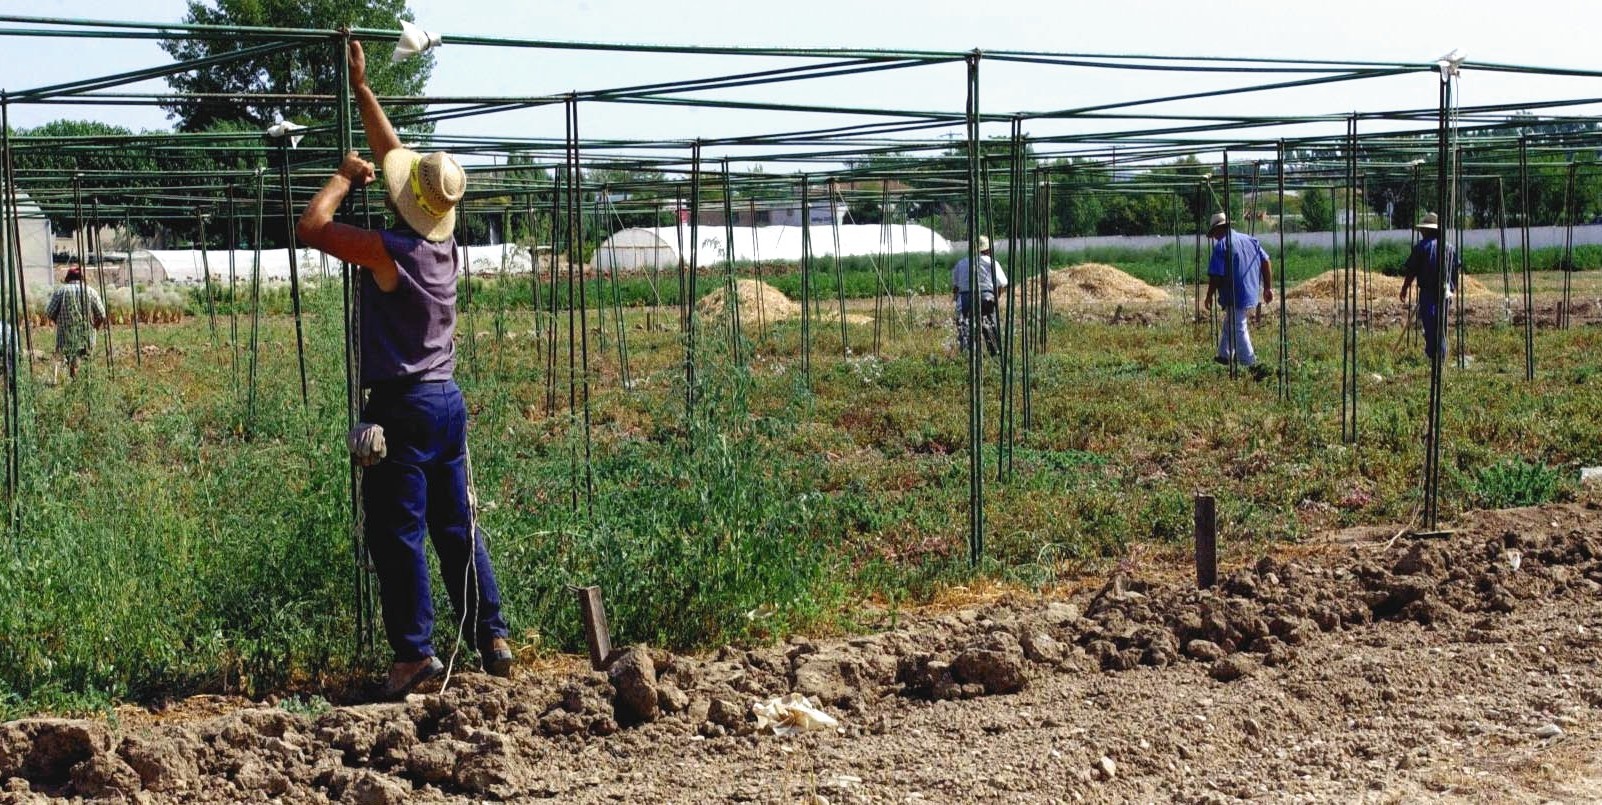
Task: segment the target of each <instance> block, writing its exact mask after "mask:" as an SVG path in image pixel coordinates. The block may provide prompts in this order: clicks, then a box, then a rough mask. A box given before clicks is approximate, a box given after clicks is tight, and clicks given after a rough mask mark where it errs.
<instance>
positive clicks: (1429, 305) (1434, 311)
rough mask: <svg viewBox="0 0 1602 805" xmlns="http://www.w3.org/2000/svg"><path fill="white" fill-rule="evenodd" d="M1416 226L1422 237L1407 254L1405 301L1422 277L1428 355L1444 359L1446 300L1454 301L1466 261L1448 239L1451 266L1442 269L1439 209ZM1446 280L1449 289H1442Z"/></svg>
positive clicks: (1422, 313) (1421, 306)
mask: <svg viewBox="0 0 1602 805" xmlns="http://www.w3.org/2000/svg"><path fill="white" fill-rule="evenodd" d="M1414 228H1415V229H1417V230H1418V236H1419V241H1418V243H1417V244H1415V245H1414V246H1413V253H1412V254H1409V255H1408V256H1407V263H1405V264H1404V265H1403V266H1402V293H1401V299H1402V304H1407V292H1408V290H1409V289H1411V288H1412V287H1413V281H1414V280H1415V279H1416V280H1418V320H1419V324H1420V325H1421V326H1422V327H1423V328H1424V357H1425V358H1428V359H1429V360H1438V359H1439V360H1444V359H1445V358H1446V338H1445V335H1446V332H1445V330H1444V329H1442V327H1441V323H1442V322H1444V321H1446V303H1449V302H1451V301H1452V290H1453V288H1454V287H1455V286H1456V282H1455V281H1454V280H1455V279H1456V277H1457V275H1458V274H1460V273H1461V272H1462V271H1463V264H1462V262H1461V261H1459V259H1458V256H1457V250H1456V249H1454V248H1452V244H1450V243H1448V244H1446V263H1447V265H1448V266H1449V270H1447V271H1446V272H1442V271H1441V259H1440V246H1439V244H1440V237H1439V235H1440V228H1441V224H1440V217H1439V216H1437V215H1436V214H1435V213H1433V212H1432V213H1426V214H1425V215H1424V217H1423V218H1422V219H1421V220H1420V221H1419V222H1418V226H1416V227H1414ZM1443 281H1444V283H1445V286H1446V287H1445V289H1444V290H1445V293H1441V291H1442V290H1443V289H1442V287H1441V285H1442V282H1443ZM1443 300H1444V301H1443Z"/></svg>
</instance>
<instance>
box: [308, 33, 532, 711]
mask: <svg viewBox="0 0 1602 805" xmlns="http://www.w3.org/2000/svg"><path fill="white" fill-rule="evenodd" d="M348 56H349V63H350V86H351V89H352V91H353V92H354V94H355V97H356V104H357V107H358V108H359V109H360V111H361V117H362V128H363V130H364V131H365V132H366V133H367V143H368V145H369V146H370V147H371V148H372V151H373V157H374V159H375V160H376V161H377V162H378V163H379V164H380V165H382V166H383V179H384V191H385V201H386V206H389V207H390V209H391V210H392V211H393V212H394V213H395V215H396V217H397V219H398V220H397V221H396V225H395V227H394V228H392V229H385V230H381V231H379V230H371V229H363V228H360V227H355V226H350V225H347V224H342V223H336V222H335V221H334V220H333V215H334V211H335V209H336V208H337V207H338V206H339V204H340V202H341V201H342V200H343V199H344V198H345V196H346V194H348V193H349V192H350V191H351V190H352V189H353V188H358V187H362V186H364V185H366V184H368V183H369V182H372V181H374V179H375V173H374V169H373V164H372V163H370V162H367V161H365V160H363V159H362V158H361V157H359V156H358V155H357V154H356V152H355V151H351V152H350V153H348V154H346V155H345V159H344V161H343V162H341V163H340V165H339V169H338V170H337V171H335V173H334V175H333V176H331V177H329V179H328V182H327V184H325V185H323V188H322V190H320V191H318V193H317V195H316V196H314V197H313V198H312V200H311V202H310V203H309V204H308V205H307V207H306V211H305V212H304V213H303V214H302V215H301V217H300V222H299V224H298V225H297V226H296V228H295V232H296V234H297V235H298V236H299V237H300V239H301V240H302V241H303V242H305V243H306V244H307V245H309V246H312V247H314V248H317V249H321V250H323V251H324V252H327V253H328V254H331V255H333V256H334V257H337V258H339V259H341V260H344V261H346V262H348V263H354V264H356V265H358V266H361V267H362V268H364V269H366V270H365V271H362V272H361V273H360V279H359V281H360V283H361V384H362V387H363V388H365V389H367V390H368V391H369V396H368V399H367V403H366V406H365V408H364V409H363V411H362V423H361V424H360V425H358V427H357V428H356V429H354V430H353V431H352V432H351V434H350V439H349V442H350V445H349V446H350V448H351V452H352V454H353V455H354V456H355V457H356V459H357V460H358V461H359V462H360V463H361V464H362V465H363V466H366V467H367V470H366V473H365V475H364V477H363V481H362V503H363V507H364V510H365V512H366V517H367V520H366V532H367V549H368V552H369V553H370V554H371V556H372V559H373V564H374V566H375V567H376V568H377V572H378V586H379V599H380V603H381V605H382V610H383V619H384V631H385V633H386V635H387V637H388V639H389V645H390V648H391V649H392V650H393V651H394V665H393V666H392V667H391V668H390V673H389V679H388V681H387V682H386V684H385V686H384V693H385V695H387V696H392V697H394V696H400V695H404V694H405V693H407V692H409V691H410V690H411V689H412V688H414V687H416V686H417V685H419V684H421V683H423V682H425V681H427V680H429V679H431V678H433V677H434V676H437V675H439V674H441V673H443V672H444V665H443V664H442V663H441V662H440V661H439V659H438V658H436V657H435V656H434V648H433V646H432V643H431V640H432V632H433V626H434V603H433V596H432V593H431V592H430V585H429V577H428V558H427V555H426V552H425V549H424V546H423V541H424V536H425V534H426V535H427V537H428V538H429V539H430V540H431V541H432V542H433V544H434V550H435V553H436V554H438V556H439V569H440V575H441V576H442V577H443V578H444V581H445V587H446V590H447V591H448V592H449V594H450V600H451V603H452V604H453V605H454V606H455V607H457V612H456V614H457V617H458V619H459V621H460V622H461V623H463V624H465V625H464V627H463V630H462V634H463V636H464V637H470V638H471V639H472V640H473V641H474V644H475V646H476V648H477V649H478V652H479V658H480V661H481V662H482V664H483V667H484V670H486V671H488V672H489V673H492V674H495V675H497V676H509V675H510V674H511V667H512V653H511V650H510V648H509V647H508V645H507V642H506V636H507V634H508V629H507V626H506V622H505V620H503V619H502V616H501V597H500V590H499V588H498V586H497V585H496V582H495V572H494V570H493V569H492V568H491V566H490V558H489V552H488V550H487V548H486V546H485V544H484V537H483V533H482V532H481V531H479V530H478V529H477V527H476V524H475V523H474V513H473V508H472V502H471V500H470V491H469V478H470V471H471V468H470V466H469V456H468V450H467V409H466V406H465V405H464V403H463V400H462V392H461V390H460V389H459V388H457V386H456V381H455V380H454V379H453V377H452V374H453V371H454V369H455V365H456V347H455V342H454V335H455V330H456V280H457V274H458V273H459V270H460V269H461V258H460V256H459V251H458V249H457V248H456V239H455V237H454V236H453V234H452V233H453V231H454V228H455V224H456V204H457V202H459V201H460V200H461V198H462V194H463V192H464V191H465V189H466V186H467V174H466V173H465V172H464V171H463V170H462V166H461V165H459V164H458V163H457V162H456V159H455V158H453V157H452V156H451V155H450V154H447V153H445V152H443V151H437V152H434V153H432V154H427V155H423V154H419V153H417V152H415V151H412V150H409V149H407V148H404V147H402V146H401V143H400V139H399V138H398V137H397V136H396V134H395V130H394V128H393V127H391V126H390V122H389V119H388V118H387V117H386V116H385V115H384V110H383V109H382V108H380V107H379V105H378V98H377V96H375V95H374V94H373V91H372V89H371V88H370V87H368V86H367V60H366V56H365V55H364V54H363V51H362V46H361V43H360V42H358V41H355V40H352V41H351V43H350V52H349V54H348Z"/></svg>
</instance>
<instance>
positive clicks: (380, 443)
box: [345, 422, 389, 467]
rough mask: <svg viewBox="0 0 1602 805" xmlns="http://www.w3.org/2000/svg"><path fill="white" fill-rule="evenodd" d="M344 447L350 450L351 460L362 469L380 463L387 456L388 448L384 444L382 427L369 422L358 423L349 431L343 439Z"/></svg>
mask: <svg viewBox="0 0 1602 805" xmlns="http://www.w3.org/2000/svg"><path fill="white" fill-rule="evenodd" d="M345 446H346V447H348V448H350V454H351V457H352V458H355V459H356V463H357V464H360V465H362V466H363V467H371V466H373V465H374V464H377V463H378V462H380V461H382V460H383V459H384V456H386V455H388V454H389V448H388V447H387V446H386V445H385V444H384V427H383V426H382V425H374V424H373V423H371V422H358V423H356V427H354V428H351V429H350V433H349V435H347V436H346V437H345Z"/></svg>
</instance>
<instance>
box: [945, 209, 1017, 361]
mask: <svg viewBox="0 0 1602 805" xmlns="http://www.w3.org/2000/svg"><path fill="white" fill-rule="evenodd" d="M973 280H974V277H973V276H972V275H971V274H970V267H969V263H968V258H966V257H964V258H962V259H961V260H958V261H957V264H956V265H954V266H952V267H951V298H952V301H953V302H954V303H955V304H956V308H957V346H958V348H960V349H961V350H962V351H963V352H967V351H968V347H969V346H970V343H969V342H970V339H971V338H972V329H973V324H972V319H971V317H972V316H973V315H974V314H975V311H974V306H973V303H974V300H973V298H972V293H973ZM978 280H979V300H978V301H979V309H978V311H977V312H978V316H979V332H980V333H982V334H983V335H984V339H985V351H986V352H989V353H990V355H991V356H992V357H994V356H996V355H999V354H1000V353H1001V334H1000V332H1001V328H1000V325H999V324H998V323H997V321H996V294H997V293H999V292H1000V291H1001V290H1002V289H1004V288H1006V287H1007V272H1006V271H1004V270H1003V269H1002V268H1001V264H1000V263H998V262H996V258H995V257H994V256H992V255H991V254H990V238H988V237H986V236H984V235H980V236H979V272H978Z"/></svg>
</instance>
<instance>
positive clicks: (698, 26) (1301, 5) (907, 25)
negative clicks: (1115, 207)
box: [0, 0, 1602, 140]
mask: <svg viewBox="0 0 1602 805" xmlns="http://www.w3.org/2000/svg"><path fill="white" fill-rule="evenodd" d="M410 5H411V8H412V10H413V12H414V13H415V15H416V17H417V20H418V22H419V23H420V24H421V25H422V26H423V27H425V28H427V29H430V30H434V31H438V32H441V33H444V34H446V35H447V36H449V35H472V34H480V35H488V36H503V37H518V38H524V37H526V38H538V39H548V40H569V41H590V42H623V43H653V44H687V45H740V46H786V47H864V48H896V49H902V48H905V49H933V50H968V49H971V48H976V47H977V48H980V49H1000V50H1039V51H1051V52H1062V53H1107V54H1115V53H1127V54H1156V55H1167V56H1225V57H1285V58H1310V59H1328V60H1364V61H1406V62H1427V61H1432V60H1433V59H1434V58H1436V57H1437V56H1439V55H1441V54H1443V53H1446V52H1447V51H1450V50H1452V49H1453V48H1462V49H1463V50H1464V51H1466V52H1467V54H1468V57H1469V59H1470V60H1471V61H1475V60H1478V61H1487V62H1501V63H1516V64H1527V65H1536V66H1543V67H1577V68H1586V69H1591V68H1598V67H1602V59H1599V58H1598V57H1597V56H1596V53H1597V49H1596V46H1595V36H1596V29H1597V23H1598V22H1599V21H1602V10H1599V8H1598V3H1597V0H1544V1H1541V0H1537V1H1533V2H1522V3H1516V4H1509V3H1506V2H1497V3H1491V2H1483V1H1481V0H1474V1H1472V2H1456V3H1446V2H1433V1H1422V0H1413V1H1412V2H1409V1H1407V0H1401V1H1397V0H1386V2H1376V1H1374V0H1343V2H1323V3H1319V2H1289V3H1287V2H1276V3H1266V2H1265V3H1234V4H1230V3H1206V2H1177V1H1176V0H1123V2H1100V3H1088V2H1076V1H1075V0H1039V1H1038V2H1018V1H1016V0H987V2H977V3H976V2H956V1H955V0H925V1H924V2H917V3H902V2H884V1H882V0H881V2H868V1H865V0H852V1H851V2H845V1H844V0H811V1H810V2H772V3H754V2H749V1H748V0H739V1H738V2H737V1H736V0H703V1H701V2H676V3H675V2H641V0H587V1H585V0H577V1H576V2H575V1H574V0H566V1H565V2H551V3H546V2H540V3H535V2H508V0H411V3H410ZM184 7H185V4H184V3H183V2H182V0H119V2H117V3H106V2H104V0H0V13H4V14H21V15H37V16H51V17H81V18H90V19H118V20H137V21H147V22H164V21H178V20H180V19H181V17H182V15H183V12H184ZM1229 8H1235V9H1238V10H1237V11H1235V12H1233V13H1224V12H1223V11H1222V9H1229ZM8 25H9V26H10V27H17V26H16V25H14V24H3V23H0V29H3V28H5V27H7V26H8ZM0 53H3V54H4V57H3V59H0V87H3V88H5V89H8V90H11V91H17V90H22V89H28V88H32V87H37V86H43V85H48V84H55V83H60V82H63V81H70V80H74V79H79V78H87V77H92V76H96V75H106V74H111V73H117V72H121V71H125V70H130V69H137V68H143V67H151V66H156V65H160V64H163V63H166V62H168V61H169V59H168V57H167V56H166V54H165V53H164V52H162V51H161V50H160V49H159V48H158V47H157V46H156V44H155V42H154V41H151V40H133V41H125V42H116V41H109V40H94V41H93V42H92V43H88V44H83V43H72V42H70V41H69V40H63V39H45V38H17V37H0ZM780 63H781V62H775V61H769V60H764V59H752V58H713V57H690V56H676V55H660V54H648V55H633V54H616V53H608V54H586V53H580V52H575V51H568V50H527V49H499V48H475V47H467V46H457V47H452V46H447V47H445V48H443V49H442V50H441V51H439V53H438V61H437V65H436V68H435V70H434V74H433V78H432V80H431V81H430V84H429V88H428V89H429V92H430V93H431V94H436V95H465V94H489V95H520V96H534V95H546V94H552V93H560V92H565V91H568V90H574V89H578V90H588V89H600V88H605V87H615V86H626V85H631V84H638V83H644V82H654V81H661V80H671V79H679V78H693V77H707V76H715V75H723V74H730V73H735V72H742V71H747V70H752V69H762V68H764V67H766V66H770V65H772V64H780ZM1288 77H1289V76H1272V77H1253V76H1221V75H1212V74H1202V75H1197V74H1185V73H1151V72H1146V73H1135V72H1128V71H1111V70H1087V69H1064V68H1047V67H1027V68H1026V67H1020V66H1016V65H1003V64H1001V63H998V62H985V63H984V64H983V67H982V82H983V88H982V92H981V100H982V105H983V109H984V110H985V111H986V112H990V113H1012V112H1015V111H1027V110H1046V109H1063V108H1071V107H1080V106H1085V105H1090V104H1095V103H1105V102H1111V101H1119V100H1130V99H1135V98H1147V97H1156V96H1161V95H1169V94H1175V93H1179V92H1188V91H1195V90H1200V89H1217V88H1223V87H1231V86H1239V85H1243V84H1248V83H1261V82H1264V81H1270V80H1282V79H1284V78H1288ZM163 87H164V85H163V84H161V83H159V82H157V83H153V84H147V85H143V86H140V87H137V88H129V89H134V90H138V91H147V92H157V91H161V90H162V89H163ZM1436 87H1437V83H1436V79H1435V77H1434V76H1433V75H1429V74H1417V75H1408V76H1402V77H1397V78H1388V79H1375V80H1369V81H1365V82H1362V83H1360V84H1339V85H1332V86H1327V87H1320V88H1313V89H1305V90H1295V91H1280V92H1274V93H1262V94H1258V95H1255V96H1252V97H1246V98H1228V99H1210V100H1206V101H1196V102H1190V103H1186V104H1170V105H1167V106H1165V107H1163V108H1162V110H1161V111H1164V112H1170V113H1198V112H1205V113H1218V112H1228V113H1237V114H1255V115H1274V116H1279V115H1301V114H1342V113H1346V112H1350V111H1375V110H1382V109H1402V108H1424V107H1432V106H1433V105H1434V104H1435V100H1436ZM963 91H964V72H963V68H962V66H961V65H960V64H950V65H937V66H927V67H918V68H913V69H909V70H901V71H894V72H888V73H877V74H871V75H865V76H855V77H851V78H840V79H827V80H813V81H807V82H795V83H791V84H784V85H778V86H769V87H763V88H755V89H745V90H738V91H731V92H728V93H724V94H722V95H719V96H705V97H725V98H739V99H751V100H764V101H767V100H773V101H784V102H796V103H808V104H835V105H845V106H862V107H896V108H906V109H930V110H945V111H952V112H960V111H961V110H962V108H963ZM1588 96H1602V80H1597V79H1563V80H1555V79H1541V78H1535V77H1527V76H1509V75H1501V74H1490V73H1485V72H1479V73H1475V72H1472V71H1470V72H1468V73H1466V74H1465V76H1464V78H1463V80H1462V87H1461V100H1462V101H1463V103H1465V104H1470V105H1472V104H1482V103H1499V102H1526V101H1539V100H1553V99H1558V98H1578V97H1588ZM1592 113H1594V111H1593V112H1592ZM61 117H75V118H76V117H90V118H96V119H103V120H107V121H109V122H114V123H118V124H121V125H125V126H129V127H131V128H134V129H164V128H167V127H169V126H170V125H171V123H170V121H168V120H166V118H165V116H164V114H163V113H162V112H161V111H160V110H157V109H137V108H128V109H124V108H107V107H81V106H79V107H71V106H24V105H18V106H15V107H13V109H12V112H11V121H12V124H13V125H14V126H24V127H26V126H34V125H38V124H40V123H43V122H46V121H48V120H52V119H56V118H61ZM844 122H851V121H850V120H849V119H841V120H831V119H829V118H826V117H822V116H816V115H797V114H780V113H772V112H749V111H746V112H733V111H719V110H696V111H693V112H692V111H690V110H683V109H664V108H658V107H642V106H630V105H599V104H596V105H586V106H585V108H584V109H583V110H582V111H581V127H582V129H583V131H582V133H583V134H584V135H585V136H586V137H621V138H638V139H675V140H676V139H689V138H695V137H719V136H728V135H731V134H741V135H745V134H759V133H771V132H780V131H790V130H798V129H810V128H817V127H822V126H826V125H839V124H841V123H844ZM1088 125H1091V124H1085V123H1082V122H1067V123H1063V122H1046V121H1036V122H1031V123H1029V124H1028V127H1029V129H1030V131H1031V133H1038V134H1054V133H1067V132H1073V131H1082V130H1085V127H1086V126H1088ZM1119 127H1121V128H1124V127H1134V124H1119ZM1326 128H1327V133H1330V134H1338V133H1341V132H1343V131H1344V124H1343V123H1331V124H1327V126H1326ZM440 131H441V132H442V133H448V134H474V135H512V136H549V137H560V136H561V135H562V115H561V113H560V111H559V110H558V109H549V110H531V111H525V112H518V113H511V114H502V115H496V116H493V117H480V118H469V119H463V120H459V121H449V122H446V123H443V124H441V126H440ZM986 133H987V134H1003V133H1005V126H1004V125H1000V126H998V127H996V128H995V129H994V130H993V131H990V130H987V132H986Z"/></svg>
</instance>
